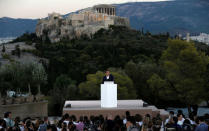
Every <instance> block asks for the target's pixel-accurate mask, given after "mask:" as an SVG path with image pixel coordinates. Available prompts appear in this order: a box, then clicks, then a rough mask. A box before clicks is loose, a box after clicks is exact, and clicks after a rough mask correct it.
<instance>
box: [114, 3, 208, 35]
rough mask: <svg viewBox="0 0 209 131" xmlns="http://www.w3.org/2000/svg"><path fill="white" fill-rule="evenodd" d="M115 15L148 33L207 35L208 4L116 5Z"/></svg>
mask: <svg viewBox="0 0 209 131" xmlns="http://www.w3.org/2000/svg"><path fill="white" fill-rule="evenodd" d="M116 11H117V15H119V16H124V17H128V18H129V19H130V22H131V26H132V27H133V28H135V29H141V28H142V27H143V28H144V30H145V31H146V30H149V31H151V32H152V33H159V32H170V33H172V34H176V33H185V32H190V33H193V34H194V33H200V32H205V33H209V0H176V1H166V2H155V3H152V2H136V3H125V4H119V5H117V10H116Z"/></svg>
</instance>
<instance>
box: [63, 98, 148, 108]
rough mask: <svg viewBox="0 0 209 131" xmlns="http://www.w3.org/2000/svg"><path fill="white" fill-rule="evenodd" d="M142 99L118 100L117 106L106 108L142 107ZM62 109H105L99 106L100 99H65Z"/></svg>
mask: <svg viewBox="0 0 209 131" xmlns="http://www.w3.org/2000/svg"><path fill="white" fill-rule="evenodd" d="M143 103H144V101H142V100H118V101H117V107H112V108H107V109H142V108H143ZM69 105H71V108H66V106H69ZM64 109H66V110H72V109H73V110H75V109H77V110H80V109H82V110H84V109H102V110H103V109H106V108H101V101H100V100H94V101H85V100H84V101H65V105H64Z"/></svg>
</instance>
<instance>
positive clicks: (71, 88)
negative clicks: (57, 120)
mask: <svg viewBox="0 0 209 131" xmlns="http://www.w3.org/2000/svg"><path fill="white" fill-rule="evenodd" d="M75 84H76V82H75V81H74V80H72V79H70V78H69V77H68V76H67V75H60V76H59V77H57V78H56V81H55V83H54V87H53V89H52V90H51V91H50V95H51V97H50V101H49V107H50V109H51V111H50V112H49V114H51V115H57V114H56V113H58V114H59V115H61V113H62V109H63V105H64V103H65V101H66V100H73V99H75V98H76V97H77V96H76V94H77V87H76V85H75ZM60 94H61V95H60Z"/></svg>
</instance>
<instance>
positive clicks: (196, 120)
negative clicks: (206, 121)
mask: <svg viewBox="0 0 209 131" xmlns="http://www.w3.org/2000/svg"><path fill="white" fill-rule="evenodd" d="M195 123H196V124H197V125H198V124H199V117H197V118H196V119H195Z"/></svg>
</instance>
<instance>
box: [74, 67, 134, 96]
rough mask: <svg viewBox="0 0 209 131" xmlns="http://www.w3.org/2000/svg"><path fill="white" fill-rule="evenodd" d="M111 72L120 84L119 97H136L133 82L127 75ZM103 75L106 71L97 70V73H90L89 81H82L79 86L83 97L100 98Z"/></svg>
mask: <svg viewBox="0 0 209 131" xmlns="http://www.w3.org/2000/svg"><path fill="white" fill-rule="evenodd" d="M111 74H113V76H114V78H115V83H117V84H118V87H117V89H118V99H134V98H136V93H135V90H134V88H133V82H132V80H131V79H130V78H129V77H128V76H127V75H122V74H120V73H118V72H111ZM123 74H124V73H123ZM103 76H104V73H103V72H101V71H98V72H96V74H88V75H87V81H85V82H82V83H81V84H79V86H78V87H79V91H80V95H81V97H83V98H85V99H99V98H100V84H101V82H102V78H103Z"/></svg>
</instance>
